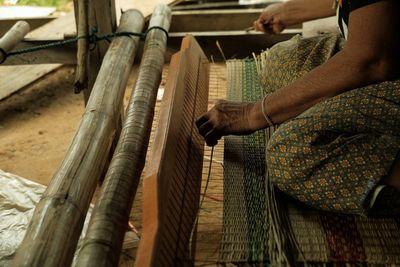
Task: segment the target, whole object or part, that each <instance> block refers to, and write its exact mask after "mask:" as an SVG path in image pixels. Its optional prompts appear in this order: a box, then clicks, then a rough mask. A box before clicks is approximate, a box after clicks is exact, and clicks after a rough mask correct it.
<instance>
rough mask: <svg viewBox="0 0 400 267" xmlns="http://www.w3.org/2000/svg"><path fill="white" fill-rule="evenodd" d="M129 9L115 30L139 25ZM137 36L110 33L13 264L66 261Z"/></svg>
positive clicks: (105, 152)
mask: <svg viewBox="0 0 400 267" xmlns="http://www.w3.org/2000/svg"><path fill="white" fill-rule="evenodd" d="M143 24H144V19H143V15H142V14H141V13H140V12H139V11H137V10H129V11H127V12H125V13H124V14H123V16H122V17H121V23H120V26H119V28H118V31H134V32H138V31H141V30H142V28H143ZM138 44H139V38H133V37H128V36H122V37H118V38H115V39H113V41H112V43H111V45H110V48H109V50H108V52H107V53H106V56H105V57H104V61H103V64H102V66H101V68H100V72H99V75H98V77H97V80H96V82H95V84H94V87H93V91H92V94H91V96H90V98H89V101H88V104H87V107H86V111H85V113H84V115H83V117H82V120H81V123H80V126H79V129H78V131H77V133H76V134H75V137H74V139H73V141H72V144H71V146H70V148H69V150H68V152H67V154H66V156H65V158H64V160H63V162H62V163H61V165H60V167H59V169H58V170H57V172H56V173H55V175H54V177H53V179H52V181H51V183H50V185H49V186H48V188H47V190H46V191H45V193H44V195H43V197H42V199H41V200H40V202H39V203H38V205H37V206H36V209H35V212H34V215H33V218H32V220H31V222H30V224H29V226H28V229H27V232H26V234H25V237H24V240H23V241H22V244H21V246H20V247H19V249H18V251H17V255H16V258H15V260H14V262H13V266H30V267H31V266H32V267H33V266H40V267H46V266H70V264H71V261H72V257H73V255H74V252H75V248H76V244H77V241H78V239H79V235H80V233H81V230H82V227H83V222H84V219H85V216H86V212H87V210H88V207H89V204H90V200H91V199H92V196H93V193H94V190H95V188H96V184H97V181H98V179H99V176H100V174H101V172H102V170H103V166H104V164H105V162H106V159H107V156H108V153H109V148H110V145H111V142H112V140H113V137H114V134H115V127H116V125H115V124H116V121H117V119H118V118H119V116H120V111H121V110H120V107H121V105H122V99H123V95H124V91H125V87H126V83H127V80H128V76H129V73H130V69H131V66H132V63H133V59H134V57H135V53H136V50H137V47H138Z"/></svg>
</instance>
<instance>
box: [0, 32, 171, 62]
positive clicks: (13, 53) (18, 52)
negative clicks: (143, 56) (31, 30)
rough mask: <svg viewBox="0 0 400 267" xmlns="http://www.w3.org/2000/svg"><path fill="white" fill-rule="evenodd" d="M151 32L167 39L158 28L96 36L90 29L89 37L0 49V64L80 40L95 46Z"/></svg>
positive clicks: (143, 36) (142, 37) (143, 37)
mask: <svg viewBox="0 0 400 267" xmlns="http://www.w3.org/2000/svg"><path fill="white" fill-rule="evenodd" d="M152 30H161V31H162V32H164V33H165V35H166V36H167V38H168V31H167V30H166V29H164V28H163V27H159V26H153V27H150V28H148V29H147V30H146V31H145V32H144V33H142V32H126V31H123V32H113V33H109V34H104V35H97V28H96V27H93V28H92V29H91V34H90V35H89V36H77V37H75V38H72V39H68V40H63V41H57V42H50V43H47V44H42V45H37V46H33V47H29V48H23V49H19V50H14V51H11V52H8V53H7V52H6V51H4V50H3V49H1V48H0V53H1V54H3V56H4V57H3V60H2V61H1V62H0V64H2V63H3V62H4V61H6V59H7V58H8V57H10V56H16V55H21V54H26V53H31V52H36V51H39V50H44V49H48V48H53V47H61V46H65V45H69V44H73V43H76V42H77V41H78V40H80V39H88V40H89V44H95V45H96V44H97V42H99V41H102V40H107V41H110V38H115V37H121V36H128V37H132V36H137V37H140V39H145V38H146V36H147V34H148V33H149V32H150V31H152ZM92 49H93V48H92Z"/></svg>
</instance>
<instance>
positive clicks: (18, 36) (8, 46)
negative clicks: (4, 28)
mask: <svg viewBox="0 0 400 267" xmlns="http://www.w3.org/2000/svg"><path fill="white" fill-rule="evenodd" d="M29 31H30V27H29V24H28V23H27V22H25V21H18V22H17V23H15V24H14V26H12V27H11V29H10V30H9V31H8V32H6V33H5V34H4V36H3V37H2V38H1V39H0V49H1V50H2V53H0V62H3V61H4V60H5V56H6V55H5V54H4V53H8V52H10V51H11V50H12V49H13V48H14V47H15V46H16V45H17V44H18V43H19V42H21V41H22V40H23V39H24V36H25V35H26V34H27V33H28V32H29Z"/></svg>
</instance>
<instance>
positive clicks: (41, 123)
mask: <svg viewBox="0 0 400 267" xmlns="http://www.w3.org/2000/svg"><path fill="white" fill-rule="evenodd" d="M136 68H137V67H135V68H134V69H133V70H132V73H131V76H130V79H129V81H128V85H127V93H126V95H125V98H124V100H125V102H127V101H128V99H129V96H130V94H131V88H132V87H133V84H134V81H135V76H136V75H135V73H136V71H135V69H136ZM166 70H167V68H166V69H165V70H164V75H163V82H162V83H164V82H165V78H166V72H167V71H166ZM210 72H211V73H210V75H211V79H210V90H211V89H213V90H211V91H210V99H209V102H210V104H211V103H212V102H213V101H214V100H215V99H219V98H224V97H225V88H226V83H225V82H226V81H225V67H224V66H223V65H216V64H212V67H211V71H210ZM73 80H74V68H73V67H62V68H60V69H59V70H57V71H55V72H53V73H51V74H48V75H47V76H45V77H43V78H42V79H41V80H39V81H37V82H35V83H34V84H32V85H30V86H28V87H26V88H25V89H23V90H21V91H19V92H18V93H17V94H14V95H12V96H11V97H9V98H7V99H5V100H3V101H1V102H0V169H2V170H4V171H6V172H11V173H14V174H16V175H19V176H22V177H24V178H27V179H30V180H33V181H36V182H39V183H41V184H44V185H47V184H48V183H49V181H50V180H51V178H52V175H53V173H54V172H55V171H56V170H57V167H58V165H59V164H60V163H61V161H62V159H63V158H64V155H65V153H66V151H67V149H68V147H69V145H70V143H71V141H72V138H73V137H74V134H75V132H76V130H77V128H78V126H79V122H80V119H81V117H82V114H83V112H84V102H83V95H82V94H79V95H77V94H74V90H73ZM161 86H162V85H161ZM159 104H160V102H159V101H158V104H157V107H158V108H159ZM158 108H157V109H156V116H157V110H158ZM219 147H220V148H219V149H218V150H217V151H218V152H216V153H215V154H214V159H216V160H217V161H220V160H222V152H221V151H222V148H223V145H222V144H221V145H220V146H219ZM205 155H206V157H205V163H204V166H205V168H204V171H203V179H204V178H206V177H207V174H208V164H209V163H208V162H209V157H210V151H209V149H206V151H205ZM221 177H222V166H220V165H219V164H215V165H214V167H213V173H212V176H211V181H210V184H209V186H208V187H209V190H208V193H207V197H206V199H205V201H204V203H203V206H202V209H201V210H202V212H200V215H199V216H200V217H199V229H198V231H199V232H198V236H199V237H198V245H197V250H198V253H197V256H198V257H200V259H202V260H200V261H199V262H202V261H203V260H205V259H208V260H216V257H217V255H218V252H217V251H218V246H219V242H218V238H219V234H220V233H221V229H220V227H221V225H220V222H221V214H222V205H221V204H222V202H220V200H219V199H220V198H221V197H222V196H220V194H221V193H222V190H221ZM205 182H206V181H205V180H203V185H202V189H201V191H202V192H204V186H205ZM210 196H211V198H210ZM210 199H211V200H210ZM215 199H217V200H215ZM141 204H142V203H141V189H140V188H139V191H138V193H137V195H136V200H135V203H134V206H133V212H132V214H131V222H132V223H133V224H134V225H135V227H136V228H137V229H138V230H139V232H140V230H141ZM210 211H213V212H211V213H210ZM215 220H217V221H218V223H217V222H214V221H215ZM214 239H215V240H214ZM211 244H213V245H212V246H210V245H211ZM136 248H137V244H136V245H135V246H134V247H133V248H132V249H129V250H125V251H124V252H123V254H122V255H121V256H122V258H121V262H120V266H132V263H133V259H134V255H135V251H136ZM198 257H196V258H198ZM198 260H199V258H198Z"/></svg>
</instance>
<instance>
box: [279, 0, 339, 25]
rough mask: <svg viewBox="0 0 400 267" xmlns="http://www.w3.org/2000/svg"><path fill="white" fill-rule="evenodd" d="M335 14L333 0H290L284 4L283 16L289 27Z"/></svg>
mask: <svg viewBox="0 0 400 267" xmlns="http://www.w3.org/2000/svg"><path fill="white" fill-rule="evenodd" d="M335 14H336V10H335V9H334V7H333V0H290V1H287V2H285V3H284V5H283V8H282V14H281V16H282V20H284V21H285V24H286V26H289V25H294V24H298V23H302V22H305V21H309V20H313V19H320V18H325V17H330V16H334V15H335Z"/></svg>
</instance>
